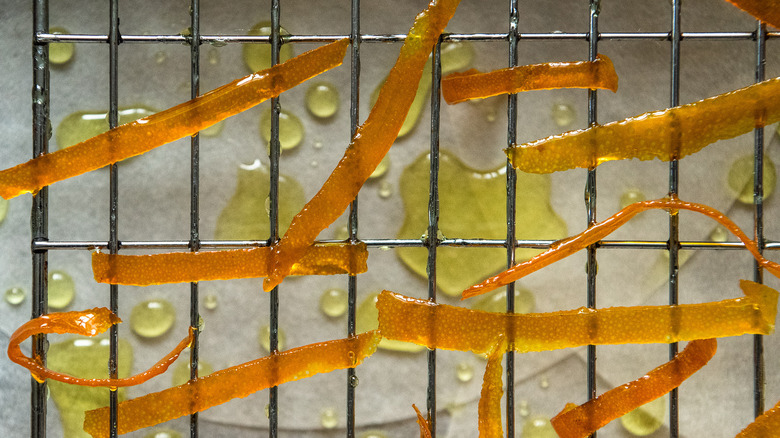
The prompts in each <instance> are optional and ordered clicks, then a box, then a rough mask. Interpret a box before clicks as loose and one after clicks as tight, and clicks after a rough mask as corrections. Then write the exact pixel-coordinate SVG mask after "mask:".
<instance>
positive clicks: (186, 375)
mask: <svg viewBox="0 0 780 438" xmlns="http://www.w3.org/2000/svg"><path fill="white" fill-rule="evenodd" d="M182 359H184V361H182V362H181V363H180V364H178V365H176V368H175V369H174V370H173V377H172V378H171V382H172V383H173V386H179V385H183V384H185V383H186V382H187V381H188V380H190V361H189V360H188V359H187V358H182ZM213 372H214V367H213V366H211V364H210V363H208V362H205V361H204V360H203V359H199V360H198V377H203V376H208V375H209V374H211V373H213Z"/></svg>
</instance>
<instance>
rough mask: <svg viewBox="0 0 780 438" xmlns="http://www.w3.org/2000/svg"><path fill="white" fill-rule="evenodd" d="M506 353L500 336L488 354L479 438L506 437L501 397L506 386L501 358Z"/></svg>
mask: <svg viewBox="0 0 780 438" xmlns="http://www.w3.org/2000/svg"><path fill="white" fill-rule="evenodd" d="M505 351H506V342H505V340H504V336H503V335H500V336H499V338H498V339H497V341H495V342H494V343H493V347H492V349H491V350H490V353H488V358H487V359H488V360H487V366H486V367H485V375H484V377H483V378H482V392H481V393H480V396H479V404H478V406H477V416H478V418H479V419H478V429H479V436H480V437H484V438H492V437H501V436H504V431H503V429H502V427H501V396H502V395H503V394H504V384H503V382H502V380H501V374H502V371H503V369H502V367H501V358H502V357H504V352H505Z"/></svg>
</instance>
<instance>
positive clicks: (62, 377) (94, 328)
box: [8, 307, 193, 388]
mask: <svg viewBox="0 0 780 438" xmlns="http://www.w3.org/2000/svg"><path fill="white" fill-rule="evenodd" d="M120 322H122V320H121V319H119V317H118V316H116V314H114V313H113V312H111V311H110V310H108V309H106V308H105V307H96V308H94V309H90V310H84V311H74V312H62V313H50V314H48V315H43V316H39V317H38V318H35V319H31V320H30V321H27V322H26V323H24V324H22V325H21V326H20V327H19V328H18V329H16V331H15V332H14V333H13V334H12V335H11V339H10V341H9V344H8V357H9V359H11V361H13V362H15V363H17V364H19V365H21V366H23V367H25V368H27V369H28V370H30V373H31V374H32V376H33V378H35V380H37V381H39V382H43V381H44V380H46V379H52V380H57V381H59V382H64V383H70V384H72V385H79V386H101V387H110V388H119V387H124V386H134V385H138V384H141V383H143V382H145V381H147V380H149V379H151V378H152V377H155V376H157V375H159V374H162V373H164V372H165V371H166V370H167V369H168V367H170V366H171V364H173V362H174V361H176V359H177V358H178V357H179V355H180V354H181V352H182V351H183V350H184V349H185V348H187V347H188V346H189V345H190V344H191V343H192V338H193V332H192V329H190V334H189V336H187V337H186V338H184V339H182V340H181V342H179V344H178V345H177V346H176V348H174V349H173V350H172V351H171V352H170V353H168V354H167V355H166V356H165V357H163V358H162V359H160V361H158V362H157V363H156V364H155V365H154V366H152V367H151V368H149V369H148V370H146V371H144V372H142V373H139V374H136V375H134V376H131V377H125V378H122V379H82V378H79V377H74V376H71V375H68V374H63V373H59V372H56V371H52V370H50V369H49V368H46V367H45V366H44V365H43V364H42V363H41V362H40V361H39V360H37V359H33V358H30V357H27V356H25V355H24V354H23V353H22V350H21V348H20V344H21V343H22V341H24V340H25V339H27V338H29V337H30V336H33V335H37V334H52V333H59V334H65V333H70V334H76V335H83V336H96V335H98V334H100V333H103V332H105V331H106V330H108V328H109V327H111V326H112V325H114V324H118V323H120Z"/></svg>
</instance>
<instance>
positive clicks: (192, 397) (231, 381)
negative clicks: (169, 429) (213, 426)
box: [84, 331, 380, 438]
mask: <svg viewBox="0 0 780 438" xmlns="http://www.w3.org/2000/svg"><path fill="white" fill-rule="evenodd" d="M379 340H380V335H379V333H378V332H376V331H372V332H366V333H361V334H359V335H357V336H354V337H349V338H344V339H338V340H334V341H326V342H320V343H316V344H309V345H305V346H302V347H298V348H293V349H290V350H287V351H284V352H278V353H273V354H271V355H269V356H266V357H262V358H260V359H256V360H253V361H250V362H246V363H243V364H241V365H237V366H234V367H230V368H226V369H224V370H221V371H217V372H215V373H212V374H209V375H207V376H203V377H200V378H198V379H196V380H190V381H188V382H187V383H185V384H183V385H179V386H175V387H173V388H168V389H165V390H163V391H160V392H154V393H151V394H147V395H144V396H141V397H138V398H134V399H132V400H127V401H124V402H122V403H120V404H119V409H118V414H117V415H118V431H117V432H118V433H119V434H123V433H128V432H132V431H134V430H138V429H141V428H144V427H149V426H154V425H156V424H160V423H163V422H165V421H168V420H172V419H174V418H179V417H182V416H185V415H190V414H193V413H195V412H200V411H203V410H205V409H208V408H210V407H212V406H216V405H219V404H222V403H225V402H227V401H230V400H232V399H234V398H237V397H246V396H248V395H250V394H253V393H255V392H257V391H260V390H262V389H265V388H270V387H272V386H277V385H281V384H282V383H285V382H291V381H294V380H300V379H303V378H306V377H310V376H313V375H315V374H320V373H327V372H330V371H333V370H338V369H345V368H350V367H355V366H357V365H359V364H360V363H362V362H363V360H364V359H365V358H366V357H368V356H370V355H371V354H372V353H373V352H374V351H376V347H377V345H378V344H379ZM109 415H110V412H109V408H108V407H105V408H100V409H95V410H92V411H87V412H86V416H85V419H84V430H85V431H86V432H87V433H89V434H90V435H92V436H93V437H95V438H97V437H107V436H109Z"/></svg>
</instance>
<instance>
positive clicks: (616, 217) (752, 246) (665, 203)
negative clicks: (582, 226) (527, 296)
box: [462, 198, 780, 299]
mask: <svg viewBox="0 0 780 438" xmlns="http://www.w3.org/2000/svg"><path fill="white" fill-rule="evenodd" d="M652 209H671V210H689V211H693V212H696V213H701V214H703V215H705V216H708V217H710V218H712V219H714V220H715V221H717V222H718V223H719V224H721V225H723V226H724V227H725V228H726V229H728V230H729V231H730V232H731V233H732V234H734V235H735V236H736V237H737V238H738V239H739V240H741V241H742V243H744V244H745V248H747V250H748V251H750V253H751V254H752V255H753V257H755V259H756V260H757V261H758V264H759V265H761V267H763V268H765V269H766V270H767V271H769V272H770V273H772V275H774V276H775V277H778V278H780V264H777V263H775V262H773V261H770V260H767V259H765V258H764V256H763V255H761V252H760V251H759V250H758V245H756V243H755V242H754V241H752V240H750V238H749V237H748V236H747V235H746V234H745V233H743V232H742V230H740V229H739V227H738V226H737V224H735V223H734V222H733V221H732V220H731V219H729V218H728V217H727V216H726V215H725V214H723V213H721V212H720V211H718V210H715V209H714V208H712V207H709V206H707V205H704V204H696V203H693V202H685V201H681V200H679V199H676V198H663V199H655V200H651V201H641V202H635V203H633V204H631V205H629V206H627V207H625V208H624V209H622V210H620V211H619V212H617V213H615V214H613V215H612V216H610V217H609V218H607V219H605V220H603V221H601V222H599V223H597V224H595V225H593V226H592V227H590V228H588V229H587V230H585V231H583V232H581V233H580V234H577V235H576V236H572V237H569V238H566V239H563V240H559V241H557V242H555V243H553V245H552V246H551V247H550V249H548V250H547V251H545V252H543V253H541V254H539V255H537V256H535V257H533V258H531V259H530V260H527V261H525V262H523V263H519V264H517V265H515V266H512V267H511V268H509V269H507V270H506V271H504V272H501V273H499V274H497V275H495V276H493V277H490V278H488V279H487V280H485V281H483V282H482V283H478V284H475V285H474V286H471V287H470V288H468V289H466V290H465V291H463V295H462V299H466V298H471V297H474V296H477V295H482V294H484V293H487V292H490V291H492V290H494V289H498V288H499V287H501V286H506V285H507V284H509V283H511V282H513V281H516V280H519V279H520V278H523V277H525V276H526V275H528V274H531V273H533V272H536V271H538V270H539V269H542V268H544V267H545V266H548V265H550V264H552V263H555V262H557V261H558V260H562V259H564V258H566V257H568V256H570V255H572V254H574V253H576V252H577V251H579V250H581V249H583V248H586V247H588V246H590V245H592V244H594V243H597V242H598V241H599V240H601V239H603V238H605V237H607V236H608V235H610V234H611V233H612V232H613V231H615V230H617V229H618V228H620V227H622V226H623V225H624V224H625V223H626V222H628V221H629V220H631V218H633V217H634V216H636V215H637V214H639V213H641V212H643V211H646V210H652Z"/></svg>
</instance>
